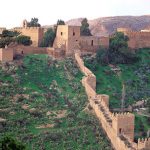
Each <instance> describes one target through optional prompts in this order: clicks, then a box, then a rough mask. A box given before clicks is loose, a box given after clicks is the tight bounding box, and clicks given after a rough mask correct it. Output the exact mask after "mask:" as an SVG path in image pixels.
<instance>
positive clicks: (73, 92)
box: [0, 55, 111, 150]
mask: <svg viewBox="0 0 150 150" xmlns="http://www.w3.org/2000/svg"><path fill="white" fill-rule="evenodd" d="M81 78H82V74H81V73H80V71H79V70H78V67H77V66H76V64H75V63H74V62H73V60H72V59H71V58H68V59H66V60H61V61H56V60H52V58H50V57H48V56H46V55H29V56H26V57H25V58H24V59H23V62H22V63H21V62H20V61H15V62H13V63H5V64H1V65H0V93H1V95H0V139H1V138H3V137H5V135H7V134H8V135H9V136H13V137H16V138H17V139H18V140H19V141H22V143H23V144H25V145H26V147H27V149H32V150H38V149H40V150H41V149H53V150H55V149H56V150H58V149H59V150H61V149H66V150H67V149H68V150H69V149H71V150H72V149H82V150H83V149H89V150H90V149H92V150H94V149H95V150H97V149H100V150H104V149H105V150H107V149H108V150H110V149H111V147H110V144H109V143H108V141H107V139H106V137H104V134H103V131H102V129H101V128H100V127H99V122H98V121H97V120H96V119H95V118H94V116H93V115H92V114H90V113H86V111H85V108H86V106H87V104H88V101H87V97H86V94H85V91H84V88H83V87H82V85H81V83H80V80H81Z"/></svg>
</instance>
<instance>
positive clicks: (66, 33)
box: [54, 25, 80, 55]
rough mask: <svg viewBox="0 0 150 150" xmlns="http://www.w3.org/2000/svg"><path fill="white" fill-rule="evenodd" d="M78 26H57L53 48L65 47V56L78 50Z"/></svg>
mask: <svg viewBox="0 0 150 150" xmlns="http://www.w3.org/2000/svg"><path fill="white" fill-rule="evenodd" d="M79 40H80V26H69V25H58V27H57V33H56V39H55V41H54V47H55V48H57V47H58V48H60V47H61V46H63V45H64V46H63V47H65V53H66V55H71V54H72V53H73V52H74V51H75V50H78V49H79Z"/></svg>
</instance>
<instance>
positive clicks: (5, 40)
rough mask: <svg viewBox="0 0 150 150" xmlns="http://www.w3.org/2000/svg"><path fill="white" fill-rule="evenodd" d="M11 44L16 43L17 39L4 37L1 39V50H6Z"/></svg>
mask: <svg viewBox="0 0 150 150" xmlns="http://www.w3.org/2000/svg"><path fill="white" fill-rule="evenodd" d="M11 42H15V39H13V38H11V37H4V38H1V39H0V48H4V47H5V46H6V45H7V46H8V45H9V44H10V43H11Z"/></svg>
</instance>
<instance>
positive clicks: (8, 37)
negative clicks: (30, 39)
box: [0, 30, 20, 48]
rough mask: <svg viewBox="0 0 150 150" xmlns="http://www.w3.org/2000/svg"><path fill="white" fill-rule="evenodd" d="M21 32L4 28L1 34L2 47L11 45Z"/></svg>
mask: <svg viewBox="0 0 150 150" xmlns="http://www.w3.org/2000/svg"><path fill="white" fill-rule="evenodd" d="M19 34H20V33H19V32H17V31H9V30H4V31H3V32H2V34H0V48H4V47H5V46H6V45H9V44H10V43H11V42H15V38H16V37H17V36H18V35H19Z"/></svg>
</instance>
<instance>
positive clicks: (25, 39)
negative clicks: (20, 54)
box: [16, 35, 32, 46]
mask: <svg viewBox="0 0 150 150" xmlns="http://www.w3.org/2000/svg"><path fill="white" fill-rule="evenodd" d="M16 42H17V43H18V44H23V45H25V46H27V45H31V44H32V41H31V39H30V37H29V36H25V35H20V36H18V37H17V38H16Z"/></svg>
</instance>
